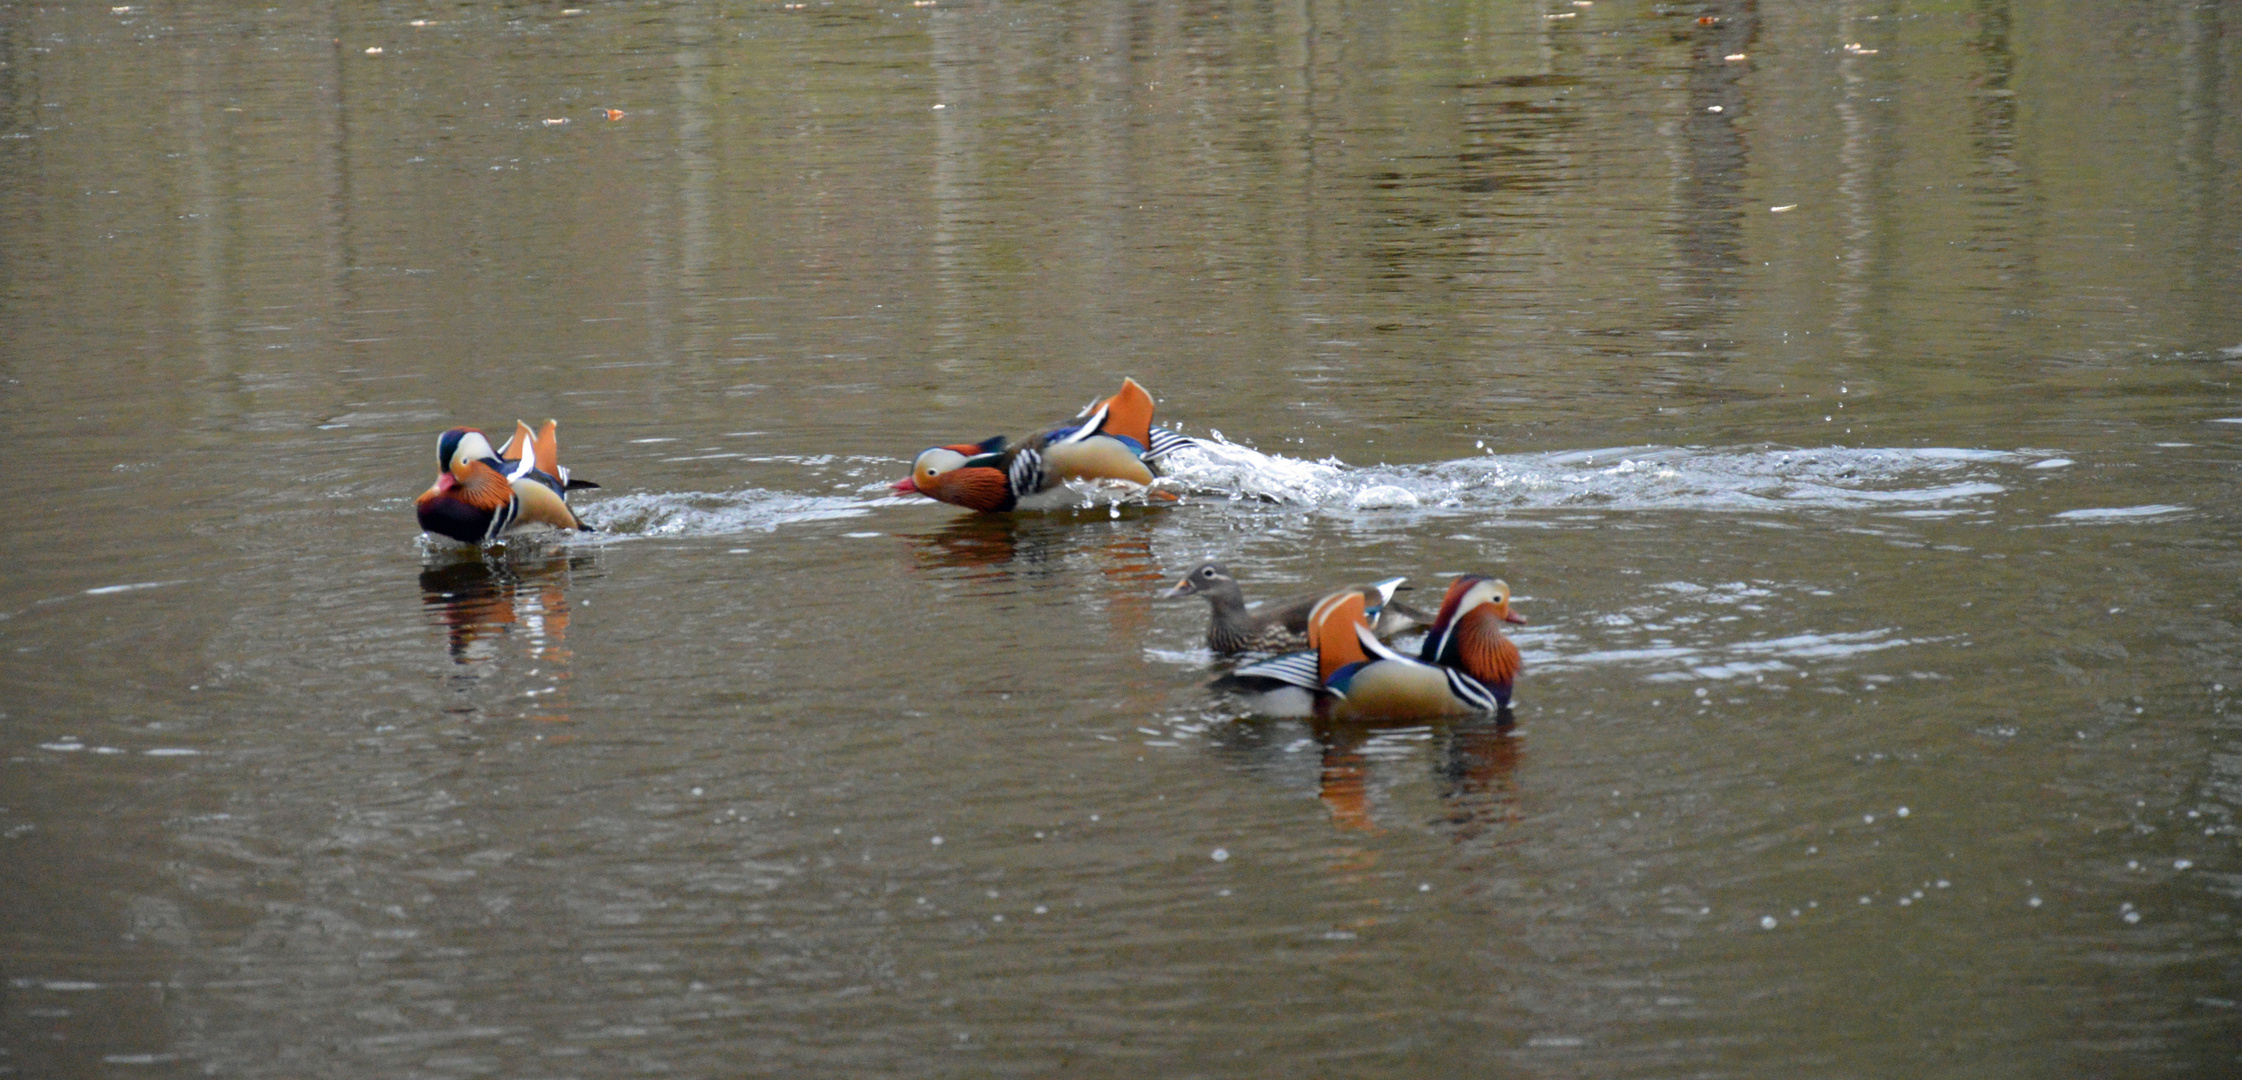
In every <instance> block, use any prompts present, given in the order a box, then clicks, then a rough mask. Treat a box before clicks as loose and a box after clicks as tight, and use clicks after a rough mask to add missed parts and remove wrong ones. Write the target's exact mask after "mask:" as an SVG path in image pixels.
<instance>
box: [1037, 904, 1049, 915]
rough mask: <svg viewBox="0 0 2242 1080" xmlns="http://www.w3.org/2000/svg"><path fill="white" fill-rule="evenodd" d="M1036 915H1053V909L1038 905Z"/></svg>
mask: <svg viewBox="0 0 2242 1080" xmlns="http://www.w3.org/2000/svg"><path fill="white" fill-rule="evenodd" d="M1035 913H1036V914H1038V915H1049V914H1050V913H1051V909H1050V908H1047V907H1045V906H1043V905H1042V904H1037V905H1036V906H1035Z"/></svg>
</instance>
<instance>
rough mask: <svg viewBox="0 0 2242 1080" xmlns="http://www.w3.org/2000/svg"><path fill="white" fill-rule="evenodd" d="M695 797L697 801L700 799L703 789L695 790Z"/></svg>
mask: <svg viewBox="0 0 2242 1080" xmlns="http://www.w3.org/2000/svg"><path fill="white" fill-rule="evenodd" d="M693 797H694V798H696V799H698V798H700V797H701V789H699V788H694V789H693Z"/></svg>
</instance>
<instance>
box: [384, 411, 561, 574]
mask: <svg viewBox="0 0 2242 1080" xmlns="http://www.w3.org/2000/svg"><path fill="white" fill-rule="evenodd" d="M558 427H559V425H558V424H557V423H556V422H554V421H551V420H547V421H545V426H544V428H543V429H541V430H539V431H538V432H536V433H535V434H531V432H530V430H529V425H528V424H525V423H522V422H521V421H519V420H516V421H514V437H513V438H510V439H508V440H506V445H505V446H504V447H503V448H501V449H499V450H496V451H493V450H492V449H491V448H490V439H489V438H488V437H486V436H484V434H483V433H482V432H480V431H477V430H475V429H474V428H453V429H451V430H450V431H447V432H445V433H444V434H443V435H442V436H441V437H439V438H438V439H437V440H436V467H437V470H438V471H437V474H436V483H435V485H434V486H432V487H430V488H429V489H428V490H427V491H424V492H422V493H421V495H420V498H418V499H415V500H413V509H414V510H416V511H417V512H418V513H419V515H420V527H421V528H422V529H425V530H427V531H429V532H432V533H435V534H436V535H438V536H446V537H450V538H451V539H453V540H457V541H459V542H460V543H463V544H483V543H489V542H490V541H493V540H497V539H499V538H500V537H502V536H504V535H505V534H506V533H507V532H509V531H511V530H515V529H521V528H526V527H529V526H532V525H548V526H551V527H553V528H556V529H577V530H581V531H584V532H590V531H591V529H592V527H591V526H589V525H586V524H584V522H583V521H582V520H581V519H579V518H578V517H577V516H576V512H575V511H573V510H571V509H569V508H568V493H569V492H571V491H575V490H577V489H579V488H596V487H598V486H599V485H598V484H595V483H592V482H591V481H589V480H573V479H570V478H569V475H568V469H567V468H565V467H563V466H562V465H561V464H560V450H559V441H558V439H557V437H556V434H555V432H556V429H557V428H558Z"/></svg>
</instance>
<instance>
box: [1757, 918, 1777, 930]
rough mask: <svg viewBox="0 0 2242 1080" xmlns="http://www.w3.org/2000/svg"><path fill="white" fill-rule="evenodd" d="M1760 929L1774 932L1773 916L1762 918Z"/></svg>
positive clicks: (1760, 919)
mask: <svg viewBox="0 0 2242 1080" xmlns="http://www.w3.org/2000/svg"><path fill="white" fill-rule="evenodd" d="M1759 928H1760V929H1762V930H1773V929H1774V928H1775V917H1774V916H1773V915H1762V916H1760V917H1759Z"/></svg>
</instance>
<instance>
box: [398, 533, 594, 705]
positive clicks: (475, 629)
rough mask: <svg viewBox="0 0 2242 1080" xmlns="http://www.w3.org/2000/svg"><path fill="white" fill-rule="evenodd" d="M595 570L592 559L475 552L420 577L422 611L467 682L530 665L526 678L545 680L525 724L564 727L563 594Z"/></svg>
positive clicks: (569, 655) (566, 613)
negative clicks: (579, 576)
mask: <svg viewBox="0 0 2242 1080" xmlns="http://www.w3.org/2000/svg"><path fill="white" fill-rule="evenodd" d="M593 565H594V563H593V558H592V556H590V555H563V554H522V553H515V552H508V551H492V552H475V553H473V554H469V555H465V556H462V557H458V558H455V559H453V560H451V561H447V562H442V563H437V564H433V565H430V566H428V567H427V568H425V569H423V570H422V571H421V574H420V591H421V603H422V605H423V607H424V608H425V609H426V610H427V612H428V614H429V618H430V621H431V622H433V623H434V624H435V625H437V626H439V627H441V628H442V629H443V631H444V642H445V646H446V652H447V653H448V654H449V655H450V657H451V661H452V663H453V664H454V665H455V666H456V668H457V673H458V674H459V675H462V676H467V677H469V678H470V680H471V681H475V680H481V679H485V678H491V677H495V676H497V675H500V674H502V673H508V672H511V671H513V670H514V669H515V668H516V667H517V666H518V665H515V664H510V663H508V661H509V660H510V659H512V658H514V657H516V656H519V657H520V658H521V659H522V660H523V661H526V662H527V663H528V665H529V666H528V667H526V668H525V669H523V670H521V671H520V674H521V675H523V676H526V677H531V678H535V679H537V680H539V681H547V680H549V684H548V685H547V686H544V687H533V688H531V689H530V690H528V691H526V696H528V697H529V700H530V701H532V702H534V703H535V711H533V712H531V713H529V714H528V716H529V718H530V719H533V720H543V721H548V722H554V723H566V722H567V721H568V711H567V710H568V704H567V702H568V692H567V690H568V681H569V677H570V671H569V662H570V661H571V660H572V659H574V656H575V654H574V652H573V651H571V650H570V648H569V646H568V624H569V619H570V603H569V596H568V590H569V588H570V586H571V585H572V584H573V577H574V575H575V574H576V573H579V572H581V571H584V570H587V569H590V568H591V567H592V566H593Z"/></svg>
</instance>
